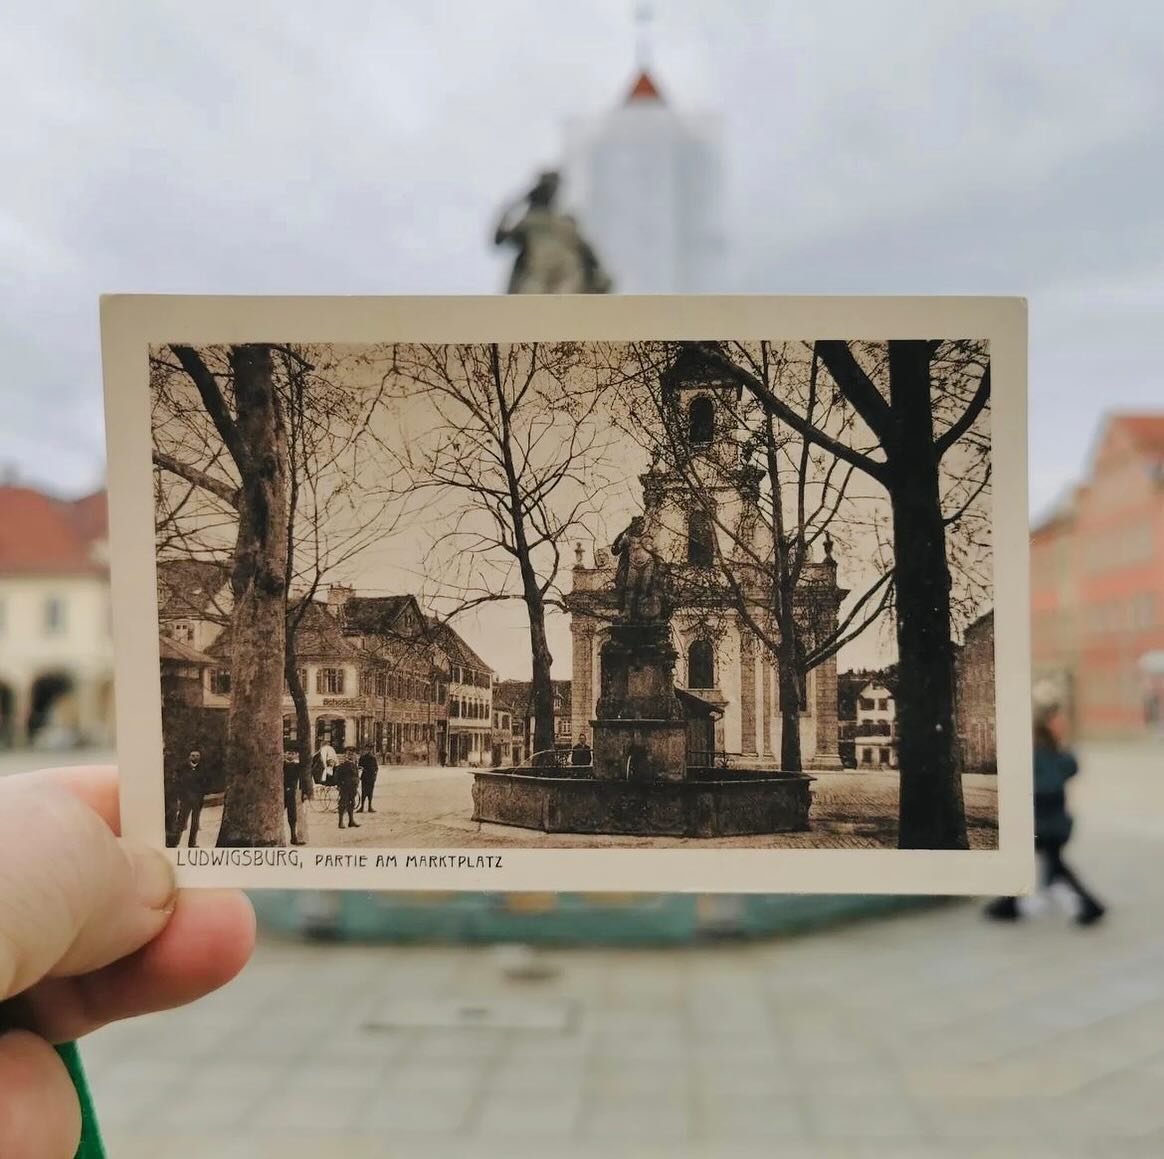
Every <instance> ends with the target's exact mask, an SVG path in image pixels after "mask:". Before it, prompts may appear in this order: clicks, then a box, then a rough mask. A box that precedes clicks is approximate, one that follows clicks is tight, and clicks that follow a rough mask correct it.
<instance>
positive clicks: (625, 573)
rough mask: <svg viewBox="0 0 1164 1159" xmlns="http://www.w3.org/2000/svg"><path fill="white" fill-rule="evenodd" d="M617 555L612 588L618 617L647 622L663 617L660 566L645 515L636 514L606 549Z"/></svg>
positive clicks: (625, 619)
mask: <svg viewBox="0 0 1164 1159" xmlns="http://www.w3.org/2000/svg"><path fill="white" fill-rule="evenodd" d="M610 550H611V551H612V552H614V554H615V555H616V556H618V568H617V570H616V572H615V577H614V590H615V596H616V598H617V602H618V610H619V619H621V620H624V621H638V622H648V621H653V620H661V619H664V618H665V612H664V607H663V586H664V585H663V574H662V571H663V568H662V563H661V561H660V560H659V557H658V555H657V554H656V553H655V539H654V536H653V535H652V534H651V531H650V528H649V527H648V525H647V522H646V519H645V518H644V517H643V516H642V515H636V516H635V517H634V518H633V519H632V520H631V521H630V526H629V527H627V528H626V530H624V531H622V532H620V533H619V535H618V537H617V538H616V539H615V541H614V543H613V545H612V546H611V549H610Z"/></svg>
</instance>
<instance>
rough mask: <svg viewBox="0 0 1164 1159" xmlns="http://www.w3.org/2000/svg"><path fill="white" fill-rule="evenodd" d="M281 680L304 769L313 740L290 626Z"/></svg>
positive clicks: (312, 746) (308, 760) (307, 762)
mask: <svg viewBox="0 0 1164 1159" xmlns="http://www.w3.org/2000/svg"><path fill="white" fill-rule="evenodd" d="M283 678H284V679H285V680H286V682H287V691H288V692H290V694H291V703H292V704H293V705H294V706H295V735H296V737H298V740H297V741H296V744H295V747H296V749H297V750H298V752H299V763H300V765H301V766H303V767H305V768H306V767H307V766H308V765H309V764H310V763H311V757H312V754H313V753H314V752H315V740H314V738H313V737H312V735H311V715H310V714H309V713H308V711H307V689H305V688H304V687H303V683H302V681H301V680H300V679H299V659H298V656H297V655H296V652H295V629H294V628H293V627H292V626H291V625H290V624H288V626H287V655H286V657H285V658H284V661H283Z"/></svg>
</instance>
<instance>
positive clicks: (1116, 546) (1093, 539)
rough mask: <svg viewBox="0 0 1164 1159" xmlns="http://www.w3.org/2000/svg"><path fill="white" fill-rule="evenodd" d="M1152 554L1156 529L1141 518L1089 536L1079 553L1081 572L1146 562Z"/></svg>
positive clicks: (1154, 546)
mask: <svg viewBox="0 0 1164 1159" xmlns="http://www.w3.org/2000/svg"><path fill="white" fill-rule="evenodd" d="M1155 553H1156V528H1155V527H1154V526H1153V524H1152V523H1151V522H1149V521H1148V520H1145V521H1144V522H1142V523H1134V524H1131V525H1129V526H1125V527H1118V528H1112V529H1110V530H1105V531H1102V532H1096V533H1093V534H1091V535H1089V536H1088V537H1087V547H1086V550H1085V551H1081V552H1080V553H1079V555H1080V562H1081V563H1082V565H1083V569H1084V571H1086V572H1089V573H1091V574H1093V575H1094V574H1096V573H1098V572H1107V571H1117V570H1119V569H1120V568H1125V567H1135V566H1136V565H1137V564H1142V563H1148V562H1149V561H1150V560H1151V559H1152V558H1153V556H1154V555H1155Z"/></svg>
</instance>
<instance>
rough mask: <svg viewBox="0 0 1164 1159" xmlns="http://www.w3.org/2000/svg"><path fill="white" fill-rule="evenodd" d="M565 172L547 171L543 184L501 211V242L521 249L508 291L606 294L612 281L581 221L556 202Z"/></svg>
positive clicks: (497, 240) (496, 237) (498, 234)
mask: <svg viewBox="0 0 1164 1159" xmlns="http://www.w3.org/2000/svg"><path fill="white" fill-rule="evenodd" d="M561 183H562V182H561V178H560V177H559V175H558V174H557V173H554V172H547V173H543V174H542V175H541V176H540V177H539V178H538V180H537V184H536V185H535V186H534V187H533V189H531V190H530V191H529V193H526V194H524V195H523V196H522V197H521V198H519V199H518V200H517V201H516V202H515V203H514V204H513V205H511V206H510V207H509V208H508V209H507V210H506V211H505V213H504V214H503V215H502V217H501V221H500V222H499V223H498V225H497V232H496V234H495V235H494V237H493V242H494V244H495V245H499V246H501V245H512V246H514V247H516V249H517V257H516V259H515V260H514V263H513V272H512V273H511V274H510V276H509V285H508V287H507V288H506V292H507V293H510V294H606V293H609V292H610V288H611V281H610V278H609V276H608V275H607V274H606V272H605V270H603V268H602V264H601V263H600V262H599V260H598V256H597V254H595V252H594V250H593V248H592V247H591V246H590V244H589V243H588V242H587V241H586V239H585V238H584V237H583V236H582V234H581V232H580V231H579V229H578V223H577V221H575V219H574V218H573V217H571V216H570V215H569V214H568V213H560V212H559V211H558V210H557V208H556V205H555V203H556V201H557V197H558V190H559V189H560V187H561Z"/></svg>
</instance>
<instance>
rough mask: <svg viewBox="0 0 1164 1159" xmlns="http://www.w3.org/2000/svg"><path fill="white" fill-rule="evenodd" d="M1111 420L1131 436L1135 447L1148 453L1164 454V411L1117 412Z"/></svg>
mask: <svg viewBox="0 0 1164 1159" xmlns="http://www.w3.org/2000/svg"><path fill="white" fill-rule="evenodd" d="M1112 422H1113V423H1114V424H1116V425H1118V426H1120V427H1122V428H1123V429H1124V430H1125V431H1127V433H1128V435H1129V436H1130V437H1131V440H1132V442H1133V443H1135V444H1136V447H1137V448H1138V449H1139V450H1140V451H1142V452H1144V453H1145V454H1148V455H1164V413H1161V412H1156V413H1155V414H1117V415H1113V416H1112Z"/></svg>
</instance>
